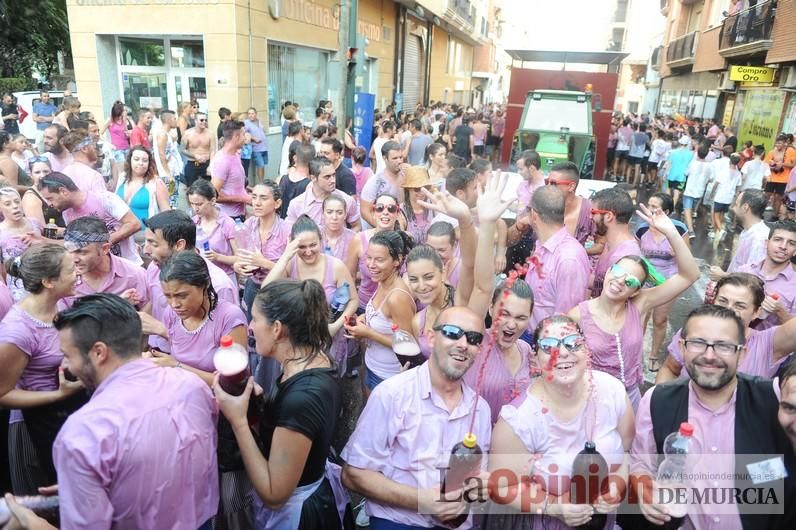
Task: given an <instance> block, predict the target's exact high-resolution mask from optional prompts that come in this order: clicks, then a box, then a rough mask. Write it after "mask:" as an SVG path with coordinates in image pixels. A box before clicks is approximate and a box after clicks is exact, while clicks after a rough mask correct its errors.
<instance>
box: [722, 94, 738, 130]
mask: <svg viewBox="0 0 796 530" xmlns="http://www.w3.org/2000/svg"><path fill="white" fill-rule="evenodd" d="M734 108H735V100H734V99H728V100H727V103H725V104H724V116H723V117H722V119H721V124H722V125H724V126H725V127H729V126H730V123H732V111H733V109H734Z"/></svg>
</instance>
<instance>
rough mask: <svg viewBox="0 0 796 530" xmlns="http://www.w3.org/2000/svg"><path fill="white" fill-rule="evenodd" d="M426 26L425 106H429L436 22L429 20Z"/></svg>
mask: <svg viewBox="0 0 796 530" xmlns="http://www.w3.org/2000/svg"><path fill="white" fill-rule="evenodd" d="M426 28H428V43H427V44H426V75H425V78H426V79H425V82H424V83H423V85H424V86H423V106H425V107H427V106H428V102H429V100H430V99H431V48H432V46H433V45H434V23H433V22H432V21H430V20H427V21H426Z"/></svg>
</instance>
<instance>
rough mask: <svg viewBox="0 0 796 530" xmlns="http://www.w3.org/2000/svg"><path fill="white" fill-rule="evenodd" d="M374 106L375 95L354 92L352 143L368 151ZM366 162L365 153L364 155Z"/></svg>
mask: <svg viewBox="0 0 796 530" xmlns="http://www.w3.org/2000/svg"><path fill="white" fill-rule="evenodd" d="M375 108H376V96H375V95H373V94H368V93H367V92H357V93H356V94H354V143H355V144H357V145H361V146H362V147H364V148H365V153H370V143H371V141H372V140H373V109H375ZM365 163H366V164H367V154H366V155H365Z"/></svg>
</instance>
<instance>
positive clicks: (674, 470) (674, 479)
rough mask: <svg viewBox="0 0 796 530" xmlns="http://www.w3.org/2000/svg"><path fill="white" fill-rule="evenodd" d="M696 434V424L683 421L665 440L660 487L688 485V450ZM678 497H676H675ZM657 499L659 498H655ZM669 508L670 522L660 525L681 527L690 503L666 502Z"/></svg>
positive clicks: (669, 529)
mask: <svg viewBox="0 0 796 530" xmlns="http://www.w3.org/2000/svg"><path fill="white" fill-rule="evenodd" d="M693 436H694V426H693V425H691V424H690V423H687V422H683V423H681V424H680V429H679V430H678V431H676V432H673V433H671V434H670V435H669V436H667V437H666V439H665V440H664V441H663V454H664V457H663V462H661V465H660V466H658V476H657V483H658V487H659V488H672V489H681V488H686V487H687V480H686V478H687V476H688V475H687V465H688V462H687V460H688V452H689V451H690V450H691V448H692V447H691V443H692V441H693ZM673 498H676V497H673ZM655 500H657V499H655ZM666 508H667V509H668V510H669V516H670V517H671V519H669V521H668V522H666V523H664V524H663V526H661V527H659V528H661V529H663V530H675V529H676V528H680V527H681V526H682V525H683V522H685V516H686V515H687V513H688V505H687V504H684V503H678V502H671V503H668V504H666Z"/></svg>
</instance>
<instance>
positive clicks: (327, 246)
mask: <svg viewBox="0 0 796 530" xmlns="http://www.w3.org/2000/svg"><path fill="white" fill-rule="evenodd" d="M322 215H323V227H322V228H321V231H322V234H323V238H322V240H323V253H324V254H327V255H329V256H334V257H335V258H337V259H339V260H340V261H342V262H343V263H346V256H347V255H348V248H349V247H350V246H351V240H352V239H353V238H354V237H355V236H356V232H354V231H353V230H351V229H349V228H346V226H345V218H346V204H345V201H344V200H343V198H342V197H340V196H339V195H335V194H332V195H329V196H328V197H326V198H325V199H324V200H323V213H322ZM350 272H351V276H352V277H353V276H354V275H356V273H357V271H356V269H352V270H350Z"/></svg>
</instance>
